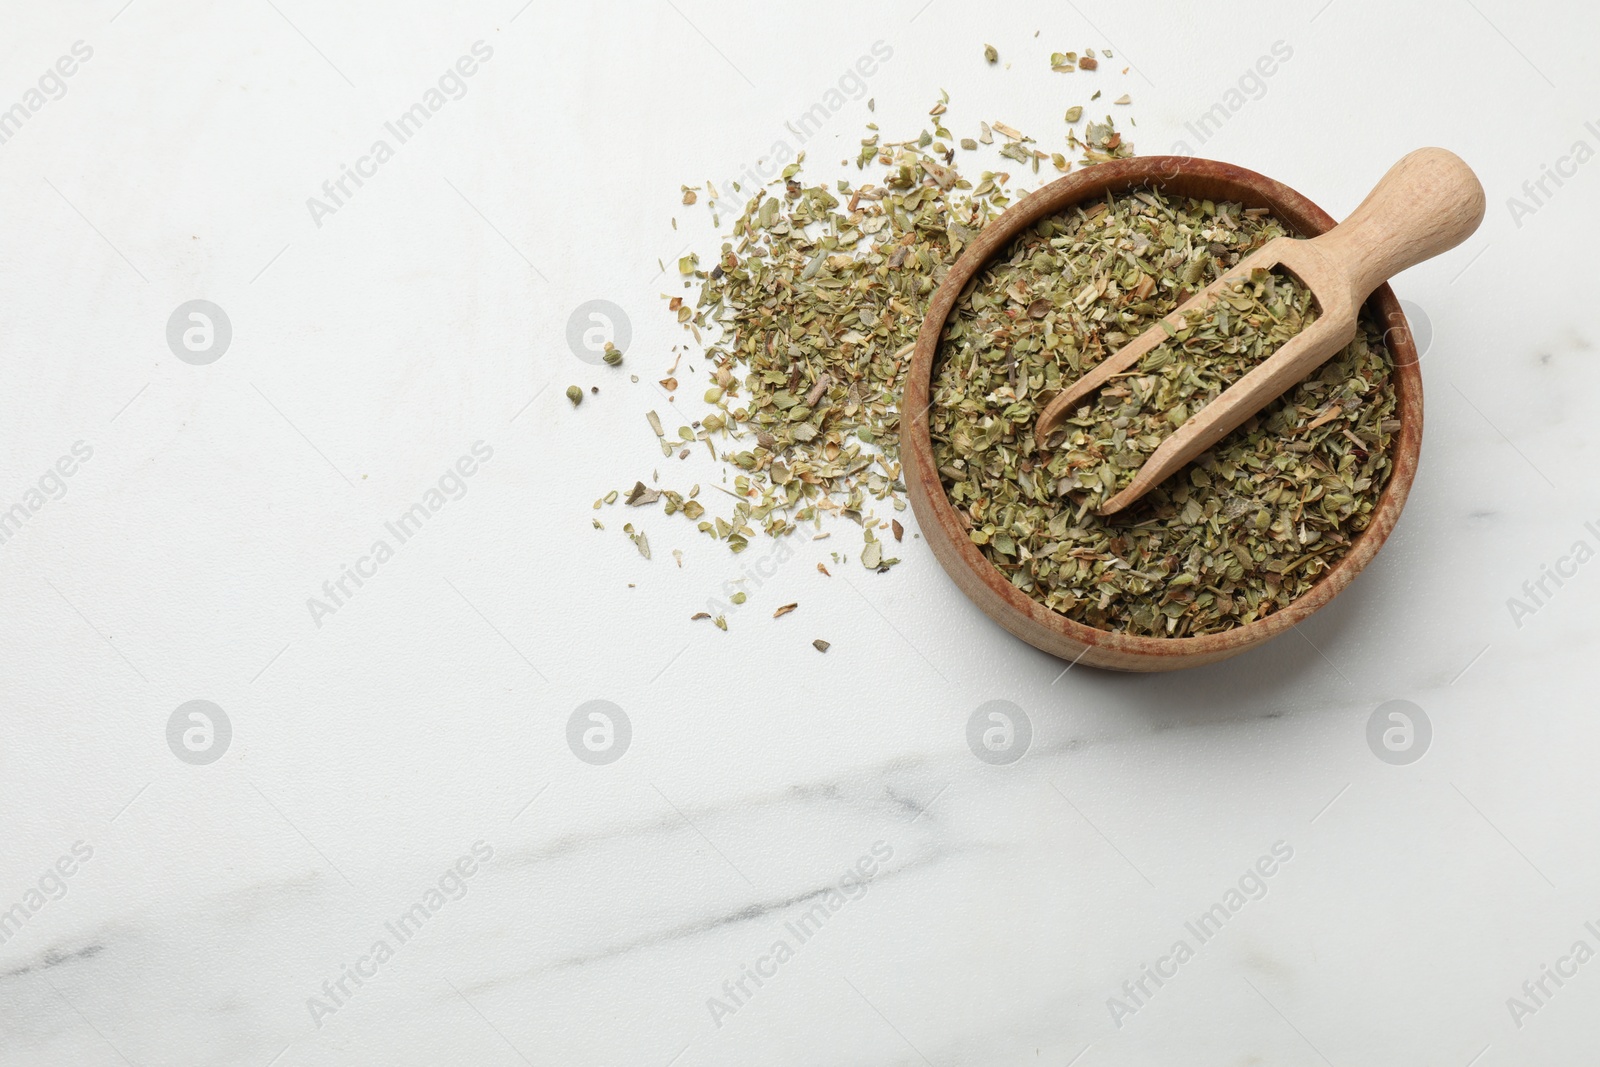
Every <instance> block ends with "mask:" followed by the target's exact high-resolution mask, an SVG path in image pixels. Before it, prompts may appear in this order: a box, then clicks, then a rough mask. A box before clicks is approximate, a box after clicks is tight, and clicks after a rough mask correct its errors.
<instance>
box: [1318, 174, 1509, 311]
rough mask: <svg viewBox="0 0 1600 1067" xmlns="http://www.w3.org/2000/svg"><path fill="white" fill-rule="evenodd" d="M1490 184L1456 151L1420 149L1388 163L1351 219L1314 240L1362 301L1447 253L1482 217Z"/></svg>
mask: <svg viewBox="0 0 1600 1067" xmlns="http://www.w3.org/2000/svg"><path fill="white" fill-rule="evenodd" d="M1483 211H1484V197H1483V186H1482V185H1481V184H1480V183H1479V182H1478V176H1477V175H1476V174H1474V173H1472V168H1471V167H1469V166H1467V164H1466V163H1465V162H1464V161H1463V160H1462V159H1461V157H1460V156H1458V155H1456V154H1455V153H1454V152H1450V151H1447V150H1445V149H1443V148H1419V149H1417V150H1416V151H1415V152H1412V153H1410V154H1409V155H1407V156H1405V157H1404V158H1402V159H1401V160H1400V162H1398V163H1396V164H1395V165H1394V166H1392V167H1390V168H1389V171H1388V173H1387V174H1385V175H1384V176H1383V177H1382V178H1380V179H1379V180H1378V184H1377V185H1375V186H1373V189H1372V192H1370V193H1368V194H1367V198H1366V199H1365V200H1363V201H1361V203H1360V205H1358V206H1357V207H1356V209H1355V211H1353V212H1352V213H1351V214H1350V217H1349V218H1347V219H1345V220H1344V222H1342V223H1340V224H1339V225H1338V226H1336V227H1334V228H1333V229H1332V230H1329V231H1328V232H1327V233H1325V234H1323V235H1322V236H1321V237H1317V238H1314V239H1313V242H1312V243H1313V244H1315V245H1316V247H1317V250H1318V251H1319V252H1321V253H1322V254H1323V255H1324V256H1326V257H1327V258H1328V259H1329V260H1331V261H1332V262H1333V263H1336V264H1338V265H1339V266H1340V267H1341V268H1342V269H1343V271H1344V273H1345V275H1346V276H1347V277H1348V278H1349V279H1350V287H1351V294H1350V296H1351V300H1352V301H1353V302H1354V303H1355V304H1357V305H1359V304H1360V303H1361V302H1362V301H1364V300H1366V298H1367V297H1369V296H1371V295H1372V291H1373V290H1374V289H1376V288H1377V287H1378V286H1380V285H1382V284H1383V283H1384V282H1386V281H1388V280H1389V279H1390V278H1392V277H1394V276H1395V275H1396V274H1399V273H1400V272H1401V271H1403V270H1405V269H1406V268H1407V267H1414V266H1416V265H1417V264H1418V263H1421V262H1422V261H1423V260H1425V259H1432V258H1433V257H1434V256H1437V255H1439V254H1440V253H1441V252H1447V251H1449V250H1450V249H1452V248H1454V247H1455V246H1456V245H1458V244H1460V243H1461V242H1462V241H1465V240H1466V239H1467V238H1468V237H1470V236H1472V233H1473V231H1474V230H1476V229H1477V228H1478V224H1479V223H1480V222H1482V221H1483Z"/></svg>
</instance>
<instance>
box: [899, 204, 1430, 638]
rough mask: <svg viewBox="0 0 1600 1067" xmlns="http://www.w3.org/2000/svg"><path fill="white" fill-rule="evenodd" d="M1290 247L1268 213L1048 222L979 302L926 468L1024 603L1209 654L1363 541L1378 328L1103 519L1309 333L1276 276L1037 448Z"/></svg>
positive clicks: (1386, 400)
mask: <svg viewBox="0 0 1600 1067" xmlns="http://www.w3.org/2000/svg"><path fill="white" fill-rule="evenodd" d="M1283 233H1284V231H1283V228H1282V227H1281V225H1280V224H1279V223H1278V222H1277V221H1276V220H1274V219H1272V218H1271V217H1270V216H1269V215H1268V214H1267V213H1266V212H1265V211H1263V210H1259V209H1249V210H1246V209H1242V208H1241V207H1240V206H1239V205H1237V204H1229V203H1213V202H1210V201H1199V200H1190V199H1185V198H1168V197H1165V196H1162V195H1161V194H1160V193H1158V192H1155V191H1152V190H1140V191H1137V192H1135V193H1132V194H1128V195H1123V196H1113V197H1107V198H1105V199H1104V200H1100V201H1096V202H1094V203H1090V204H1084V205H1079V206H1077V207H1075V208H1073V209H1071V210H1069V211H1067V212H1064V213H1062V214H1060V215H1056V216H1054V217H1051V218H1047V219H1043V220H1041V221H1040V222H1038V223H1037V224H1035V225H1034V226H1033V227H1031V228H1030V229H1029V230H1028V231H1027V232H1025V233H1024V234H1022V235H1020V236H1019V237H1018V238H1017V239H1016V240H1015V241H1014V242H1013V243H1012V244H1011V246H1010V247H1009V248H1008V249H1007V250H1006V251H1005V252H1004V253H1003V254H1002V255H1001V256H999V257H998V258H997V259H996V260H995V261H994V262H993V263H992V264H990V265H989V266H988V267H987V268H985V269H984V270H983V271H982V272H980V274H979V275H978V276H977V277H976V278H975V279H974V280H973V282H972V284H970V285H969V286H968V288H967V291H966V292H965V293H964V294H963V296H962V298H961V299H960V301H958V303H957V305H956V308H955V310H954V312H953V314H952V316H951V319H950V322H949V323H948V324H947V327H946V330H945V336H944V341H943V344H942V346H941V349H940V354H939V359H938V361H937V365H936V367H935V369H934V382H933V400H934V405H933V408H932V409H931V410H930V413H929V419H930V427H931V430H932V435H933V445H934V454H935V458H936V461H937V463H938V465H939V469H940V473H941V476H942V477H943V480H944V484H945V488H946V491H947V493H948V495H949V498H950V501H951V503H952V504H953V505H954V506H955V508H956V511H957V513H958V514H959V515H960V516H961V518H962V520H963V521H964V522H965V523H966V525H967V526H968V528H969V536H970V537H971V539H972V542H973V543H974V544H976V545H978V546H979V547H980V549H981V550H982V551H983V553H984V555H985V556H986V557H987V558H988V559H989V560H990V561H991V562H992V563H993V564H994V565H995V566H996V567H997V568H998V569H999V570H1000V571H1001V572H1002V573H1003V574H1005V575H1006V576H1007V578H1008V579H1009V580H1010V581H1011V583H1012V584H1013V585H1014V586H1016V587H1017V588H1018V589H1020V590H1022V591H1023V592H1025V593H1027V594H1028V595H1029V596H1031V597H1033V598H1034V599H1036V600H1039V601H1040V602H1041V603H1043V604H1045V605H1047V606H1049V607H1051V608H1053V609H1055V610H1057V611H1060V612H1061V613H1063V614H1065V615H1067V616H1068V617H1069V618H1073V619H1077V620H1079V621H1081V622H1085V623H1088V624H1089V625H1092V626H1097V627H1100V628H1104V629H1113V630H1121V631H1127V632H1131V633H1137V634H1149V635H1157V636H1173V637H1181V636H1189V635H1194V634H1204V633H1216V632H1219V631H1222V630H1227V629H1230V628H1232V627H1235V626H1239V625H1241V624H1243V623H1247V622H1251V621H1253V620H1256V619H1259V618H1262V617H1264V616H1266V615H1268V614H1271V613H1272V612H1274V611H1277V610H1279V609H1280V608H1282V607H1284V606H1285V605H1287V604H1288V603H1290V602H1291V601H1292V600H1294V599H1295V598H1296V597H1298V596H1300V595H1302V594H1303V593H1304V592H1305V591H1306V590H1307V589H1309V588H1310V586H1311V585H1312V584H1314V583H1315V581H1316V580H1317V578H1318V577H1319V576H1320V575H1322V574H1323V573H1324V572H1326V570H1327V569H1328V568H1329V567H1331V566H1332V565H1333V564H1334V563H1335V562H1337V560H1338V559H1339V558H1340V557H1341V556H1343V555H1344V553H1345V552H1346V551H1347V550H1348V549H1349V545H1350V542H1351V540H1352V539H1353V538H1354V537H1355V535H1356V534H1358V533H1359V532H1360V531H1361V530H1363V529H1365V528H1366V526H1367V524H1368V522H1369V521H1370V519H1371V513H1372V510H1373V508H1374V506H1375V505H1376V502H1377V498H1378V496H1379V494H1380V493H1381V492H1382V489H1383V487H1384V485H1385V484H1386V482H1387V480H1388V477H1389V474H1390V458H1389V447H1390V440H1391V436H1392V434H1393V433H1394V432H1395V431H1396V430H1397V429H1398V427H1399V423H1398V421H1397V420H1396V419H1395V418H1394V417H1393V415H1394V411H1395V392H1394V381H1393V376H1392V370H1393V367H1392V363H1391V361H1390V357H1389V354H1388V352H1387V350H1386V349H1385V347H1384V344H1383V339H1382V334H1381V331H1380V330H1379V329H1378V327H1377V326H1376V324H1375V323H1374V322H1373V321H1372V319H1371V317H1370V315H1369V314H1368V313H1367V312H1366V311H1363V312H1362V315H1361V319H1360V328H1359V330H1358V334H1357V337H1356V340H1355V341H1353V342H1352V343H1351V344H1350V345H1349V346H1348V347H1347V348H1345V349H1344V350H1343V351H1342V352H1341V353H1339V354H1338V355H1337V356H1335V357H1334V358H1333V359H1331V360H1329V361H1328V363H1326V364H1324V366H1323V367H1322V368H1321V369H1320V370H1319V371H1318V372H1316V373H1315V374H1313V375H1312V376H1311V377H1310V378H1309V379H1308V380H1307V381H1305V382H1302V383H1301V384H1300V385H1298V386H1296V387H1295V388H1294V389H1293V390H1291V391H1290V392H1289V393H1287V394H1286V395H1285V396H1284V397H1282V398H1280V399H1279V400H1278V401H1276V402H1274V403H1273V404H1272V405H1271V406H1269V407H1268V408H1266V409H1264V410H1263V411H1262V412H1260V413H1259V414H1258V415H1256V416H1255V417H1253V418H1252V419H1250V420H1249V421H1248V422H1246V423H1245V424H1244V425H1243V426H1241V427H1240V428H1239V429H1238V430H1236V431H1234V432H1233V433H1232V434H1231V435H1229V436H1228V437H1227V438H1225V439H1223V440H1222V441H1221V442H1219V443H1218V444H1217V446H1215V447H1214V448H1213V449H1212V450H1211V451H1209V452H1208V453H1206V454H1205V455H1203V456H1201V457H1200V458H1199V459H1197V460H1196V461H1195V462H1194V463H1192V464H1191V465H1190V466H1189V467H1187V468H1185V469H1184V470H1183V471H1181V472H1179V473H1178V474H1177V475H1175V476H1173V477H1172V478H1169V479H1168V480H1167V481H1166V482H1165V483H1163V484H1162V485H1161V486H1159V487H1158V488H1157V489H1155V490H1154V491H1152V492H1151V493H1150V494H1149V495H1148V496H1147V497H1146V498H1145V499H1144V500H1143V501H1141V502H1140V503H1138V504H1136V505H1135V506H1134V507H1133V508H1130V509H1129V510H1128V511H1126V512H1124V513H1122V514H1120V515H1118V516H1115V517H1113V518H1110V519H1102V518H1100V517H1098V516H1097V515H1095V513H1094V506H1096V505H1097V504H1098V502H1099V501H1100V500H1101V499H1103V497H1104V496H1105V494H1106V490H1107V489H1108V488H1111V487H1114V486H1116V485H1118V484H1125V479H1126V472H1127V471H1129V470H1131V468H1132V467H1134V466H1137V464H1138V463H1139V462H1142V455H1143V454H1147V452H1148V450H1149V449H1150V448H1151V447H1153V445H1152V444H1150V441H1149V440H1148V439H1150V438H1155V439H1157V440H1156V443H1159V438H1160V437H1162V436H1164V435H1165V433H1167V432H1170V427H1171V426H1172V425H1173V420H1174V419H1177V418H1178V416H1179V415H1185V416H1186V415H1187V414H1191V413H1192V411H1193V410H1194V409H1195V408H1196V407H1197V406H1198V405H1199V404H1203V403H1204V402H1206V401H1207V400H1209V399H1211V398H1214V396H1215V395H1216V393H1217V392H1219V391H1220V388H1221V387H1223V386H1225V385H1226V384H1227V383H1228V381H1230V380H1233V379H1236V378H1237V376H1238V375H1240V374H1242V373H1243V371H1244V370H1247V369H1248V367H1249V365H1253V363H1254V362H1256V361H1259V359H1261V358H1264V356H1265V354H1266V353H1267V352H1268V350H1270V349H1271V348H1273V347H1276V344H1277V343H1279V342H1281V340H1283V339H1284V338H1285V337H1287V336H1289V335H1291V334H1292V333H1293V332H1295V331H1296V329H1297V328H1298V327H1299V326H1302V325H1303V324H1304V322H1306V321H1309V319H1310V317H1311V316H1312V314H1313V310H1312V308H1311V306H1310V303H1309V300H1308V299H1307V297H1306V295H1305V292H1304V289H1303V288H1302V287H1300V286H1298V285H1297V284H1296V283H1293V282H1292V281H1290V280H1288V279H1286V278H1285V277H1283V276H1282V275H1277V274H1270V275H1266V276H1257V277H1255V278H1252V279H1250V280H1249V281H1248V282H1246V283H1244V284H1242V285H1240V286H1238V287H1237V288H1236V289H1235V291H1233V292H1231V293H1229V294H1228V296H1227V298H1226V299H1225V300H1224V301H1223V302H1222V303H1221V304H1219V305H1217V306H1216V307H1215V309H1214V310H1213V312H1211V313H1209V314H1207V315H1205V316H1202V317H1199V318H1197V320H1196V322H1195V324H1194V326H1193V327H1192V328H1189V329H1187V334H1188V336H1187V337H1185V336H1183V335H1182V334H1180V335H1179V336H1178V337H1175V338H1173V340H1172V341H1170V342H1169V343H1168V344H1166V345H1163V346H1161V347H1160V348H1159V349H1157V350H1156V351H1153V352H1152V353H1150V356H1149V357H1147V359H1146V361H1145V363H1144V364H1143V365H1142V366H1140V367H1139V368H1137V369H1136V370H1135V371H1134V372H1132V373H1131V374H1130V375H1125V376H1123V377H1122V378H1121V379H1120V380H1119V382H1118V384H1117V386H1115V387H1114V388H1113V390H1112V392H1111V394H1110V395H1108V396H1106V397H1103V398H1097V399H1096V400H1095V401H1094V403H1092V404H1090V405H1088V406H1087V407H1086V408H1080V409H1079V411H1078V412H1077V413H1074V416H1073V417H1072V418H1070V419H1069V420H1068V421H1067V423H1066V424H1064V425H1063V427H1062V428H1061V429H1060V430H1058V431H1057V432H1056V433H1055V434H1054V435H1052V440H1051V441H1050V442H1049V443H1048V444H1049V446H1050V447H1049V448H1048V449H1047V450H1046V451H1044V452H1041V451H1040V450H1039V448H1038V447H1037V444H1036V442H1035V441H1034V435H1033V428H1034V425H1035V423H1036V421H1037V418H1038V414H1039V412H1040V411H1042V410H1043V408H1044V407H1045V406H1046V405H1047V404H1048V403H1049V401H1050V399H1051V397H1052V396H1054V395H1055V394H1056V393H1057V392H1058V391H1059V390H1060V389H1061V387H1062V385H1063V384H1064V383H1066V382H1070V381H1071V380H1073V379H1075V378H1076V377H1078V376H1079V375H1081V374H1082V373H1083V372H1085V371H1086V370H1088V369H1089V368H1091V367H1093V366H1094V365H1095V364H1097V363H1099V362H1100V360H1102V359H1104V358H1105V357H1106V356H1107V355H1109V354H1111V352H1113V351H1115V350H1116V349H1117V348H1119V347H1121V346H1122V345H1124V344H1126V343H1127V342H1128V341H1130V340H1132V339H1133V338H1135V337H1137V336H1138V335H1139V333H1141V332H1142V331H1143V329H1144V328H1145V327H1146V326H1149V325H1151V324H1153V323H1154V322H1156V321H1157V320H1158V319H1160V318H1161V317H1163V316H1165V315H1166V314H1168V313H1169V312H1171V311H1172V310H1173V309H1174V308H1175V307H1176V306H1177V305H1178V304H1179V303H1181V302H1182V301H1183V300H1184V299H1186V298H1187V297H1188V296H1190V295H1192V294H1193V293H1194V292H1196V291H1198V290H1199V289H1201V288H1203V287H1204V286H1205V285H1207V284H1208V283H1210V282H1211V281H1213V280H1215V279H1216V278H1218V277H1220V276H1221V274H1222V273H1223V272H1224V271H1226V270H1227V269H1228V268H1229V267H1232V266H1234V265H1236V264H1237V263H1238V262H1239V260H1240V259H1241V258H1242V257H1243V256H1245V255H1247V254H1248V253H1250V252H1251V251H1254V250H1255V249H1257V248H1259V247H1260V246H1261V245H1263V244H1265V243H1266V242H1267V241H1268V240H1271V239H1272V238H1273V237H1277V236H1281V235H1283ZM1252 318H1253V319H1256V320H1258V321H1256V322H1251V321H1250V320H1251V319H1252ZM1219 320H1221V321H1219ZM1158 353H1159V354H1158ZM1180 409H1181V410H1180ZM1179 421H1181V420H1179ZM1163 422H1164V423H1165V426H1166V427H1167V428H1165V429H1163V428H1162V423H1163ZM1130 440H1131V441H1132V443H1131V444H1130ZM1107 483H1110V484H1109V485H1108V484H1107Z"/></svg>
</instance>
